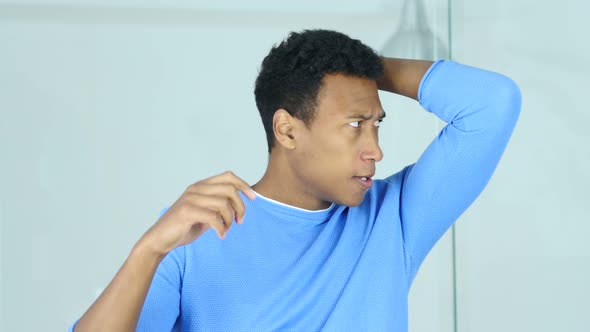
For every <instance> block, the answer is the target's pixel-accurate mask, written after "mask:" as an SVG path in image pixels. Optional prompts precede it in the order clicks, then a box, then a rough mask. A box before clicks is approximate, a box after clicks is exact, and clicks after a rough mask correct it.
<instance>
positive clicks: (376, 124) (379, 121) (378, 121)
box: [373, 119, 383, 127]
mask: <svg viewBox="0 0 590 332" xmlns="http://www.w3.org/2000/svg"><path fill="white" fill-rule="evenodd" d="M381 122H383V119H381V120H375V122H374V123H373V124H374V125H375V127H379V126H381Z"/></svg>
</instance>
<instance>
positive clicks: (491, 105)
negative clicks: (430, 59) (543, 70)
mask: <svg viewBox="0 0 590 332" xmlns="http://www.w3.org/2000/svg"><path fill="white" fill-rule="evenodd" d="M418 98H419V99H418V100H419V102H420V104H421V105H422V107H424V109H425V110H426V111H428V112H431V113H434V114H435V115H436V116H437V117H439V118H440V119H442V120H443V121H445V122H447V125H446V126H445V127H444V128H443V129H442V131H441V132H440V133H439V134H438V135H437V137H436V138H435V139H434V140H433V142H432V143H431V144H430V145H429V146H428V148H427V149H426V150H425V151H424V153H423V154H422V155H421V156H420V158H419V159H418V161H417V162H416V163H414V164H412V165H409V166H408V167H407V168H406V169H405V170H404V171H405V172H404V175H403V184H402V189H401V195H400V200H401V202H400V217H401V222H402V231H403V239H404V247H405V250H406V260H407V261H408V262H409V266H408V267H409V271H408V273H409V280H410V282H411V281H412V280H413V279H414V277H415V275H416V272H417V270H418V268H419V267H420V265H421V263H422V261H423V260H424V258H425V257H426V255H427V254H428V252H429V251H430V250H431V249H432V247H433V246H434V245H435V243H436V242H437V241H438V240H439V239H440V238H441V236H442V235H443V234H444V233H445V232H446V231H447V230H448V229H449V227H450V226H451V225H452V224H453V223H454V222H455V221H456V220H457V219H458V218H459V216H460V215H461V214H462V213H463V212H464V211H465V210H466V209H467V208H468V207H469V206H470V205H471V204H472V203H473V201H475V199H476V198H477V197H478V196H479V194H480V193H481V192H482V190H483V189H484V187H485V186H486V185H487V183H488V182H489V180H490V178H491V177H492V174H493V172H494V170H495V169H496V166H497V164H498V162H499V160H500V158H501V156H502V154H503V153H504V150H505V148H506V145H507V144H508V141H509V139H510V137H511V135H512V132H513V130H514V127H515V125H516V122H517V120H518V117H519V114H520V106H521V95H520V90H519V88H518V86H517V85H516V84H515V83H514V82H513V81H512V80H511V79H509V78H507V77H505V76H503V75H500V74H497V73H494V72H490V71H486V70H482V69H478V68H474V67H469V66H465V65H461V64H458V63H455V62H451V61H443V60H439V61H437V62H435V63H434V64H433V65H432V66H431V67H430V69H429V70H428V71H427V72H426V74H425V75H424V77H423V78H422V81H421V83H420V88H419V91H418Z"/></svg>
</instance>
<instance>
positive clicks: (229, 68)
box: [0, 0, 453, 332]
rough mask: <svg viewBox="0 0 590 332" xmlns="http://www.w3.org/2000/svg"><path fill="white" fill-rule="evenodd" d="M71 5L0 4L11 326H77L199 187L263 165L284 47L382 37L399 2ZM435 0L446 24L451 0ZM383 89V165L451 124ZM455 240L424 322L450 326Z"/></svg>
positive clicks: (402, 159)
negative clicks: (305, 35) (280, 45)
mask: <svg viewBox="0 0 590 332" xmlns="http://www.w3.org/2000/svg"><path fill="white" fill-rule="evenodd" d="M73 3H74V2H73V1H69V2H68V1H50V0H46V1H26V2H25V1H22V2H20V4H19V5H14V4H9V3H4V4H0V40H2V46H1V48H2V49H1V52H0V111H1V118H0V135H1V141H0V147H1V151H2V164H1V167H2V169H1V172H0V176H1V180H2V185H1V191H0V194H1V196H0V214H1V218H2V219H1V221H2V232H1V235H2V244H1V248H2V250H1V251H0V252H1V254H2V256H1V258H2V262H1V267H2V310H3V312H2V313H3V316H4V320H3V321H2V322H0V329H1V330H2V331H40V330H45V331H60V330H65V329H66V327H67V326H68V325H69V324H70V323H72V322H73V321H74V320H75V319H76V318H77V317H79V315H81V314H82V313H83V311H84V310H85V309H86V308H87V307H88V306H89V305H90V304H91V302H92V301H93V300H94V298H95V297H96V295H97V293H99V292H100V291H101V290H102V288H103V287H105V285H106V284H107V283H108V281H109V280H110V279H111V278H112V276H113V275H114V273H115V271H116V270H117V268H118V267H119V266H120V264H121V263H122V262H123V260H124V259H125V257H126V255H127V253H128V251H129V249H130V248H131V246H132V245H133V244H134V243H135V241H136V240H137V239H138V238H139V236H140V235H141V234H142V233H143V231H145V230H146V229H147V228H148V227H149V225H150V224H151V223H153V222H154V221H155V220H156V218H157V214H158V212H159V211H160V209H161V208H162V207H164V206H166V205H167V204H170V203H171V202H172V201H173V200H174V199H175V198H176V197H177V196H178V195H179V194H180V193H181V192H182V191H183V190H184V188H185V187H186V186H187V185H188V184H190V183H192V182H195V181H197V180H199V179H201V178H203V177H207V176H210V175H213V174H216V173H220V172H222V171H224V170H226V169H231V170H233V171H235V172H236V173H237V174H238V175H240V176H242V177H243V178H244V179H246V180H247V181H249V182H251V183H253V182H255V181H256V180H257V179H258V178H259V177H260V176H261V175H262V173H263V171H264V167H265V166H266V160H267V155H266V143H265V138H264V137H265V136H264V132H263V129H262V125H261V123H260V120H259V115H258V113H257V110H256V108H255V104H254V98H253V83H254V79H255V77H256V74H257V69H258V66H259V64H260V62H261V60H262V58H263V56H264V55H265V54H266V53H267V52H268V50H269V49H270V47H271V45H272V44H274V43H276V42H278V41H280V40H281V39H282V38H284V37H285V36H286V34H287V32H288V31H291V30H300V29H302V28H311V27H325V28H332V29H337V30H340V31H343V32H345V33H348V34H350V35H351V36H353V37H355V38H360V39H362V40H363V41H364V42H366V43H367V44H369V45H371V46H373V47H375V48H377V49H379V48H380V47H382V46H383V44H384V42H385V40H387V39H388V38H389V36H390V35H391V34H392V33H393V32H394V31H395V29H396V27H397V22H398V16H399V9H400V4H401V2H394V3H392V4H390V5H387V4H383V3H381V1H373V2H371V1H368V2H363V3H360V2H356V1H347V2H342V1H331V2H325V3H323V5H322V7H320V8H318V6H320V5H319V4H316V3H314V2H312V1H304V2H301V1H298V2H292V3H290V4H289V5H286V6H287V8H288V9H289V11H286V10H284V9H283V7H280V8H279V7H276V2H271V1H254V2H248V4H252V7H248V8H246V7H244V5H239V4H238V5H236V3H235V2H230V1H221V2H215V5H212V4H213V2H204V1H202V2H192V3H191V4H190V5H189V4H188V2H181V1H174V2H167V3H164V2H158V1H146V2H142V5H143V6H144V8H139V7H137V2H135V1H133V2H130V1H127V2H119V4H118V5H116V6H115V5H114V3H113V2H111V1H108V2H107V1H99V0H94V1H84V2H81V1H80V2H76V4H77V6H72V4H73ZM426 3H427V8H430V9H429V10H430V11H431V12H430V18H431V20H432V22H431V23H432V26H433V27H435V29H438V30H442V31H445V29H444V28H440V26H441V25H442V26H444V25H446V24H448V21H447V20H446V9H445V6H446V1H445V2H444V3H443V2H442V1H434V0H432V1H427V2H426ZM55 4H57V5H59V6H54V5H55ZM121 4H122V5H121ZM333 7H336V8H337V9H336V10H335V12H336V14H333V13H332V12H334V11H333V10H332V8H333ZM246 11H247V12H246ZM441 13H442V14H441ZM443 37H444V34H443ZM443 39H444V38H443ZM382 98H383V104H384V107H385V109H386V110H387V111H388V119H387V120H388V121H387V123H385V125H384V129H385V130H383V133H382V135H383V136H382V137H381V141H382V147H383V149H384V152H385V159H384V160H383V161H382V162H381V163H380V165H379V166H378V174H377V175H378V176H379V177H383V176H386V175H388V174H391V173H393V172H397V171H398V170H400V169H401V168H402V167H403V166H405V165H407V164H409V163H412V162H414V161H415V160H416V159H417V158H418V156H419V155H420V153H421V152H422V151H423V150H424V149H425V148H426V146H427V145H428V143H430V141H431V140H432V139H433V138H434V137H435V136H436V134H437V133H438V130H439V129H440V128H441V124H440V122H439V121H438V119H436V118H435V117H433V116H432V115H431V114H428V113H426V112H424V111H423V110H422V109H421V108H420V107H419V106H418V105H417V104H416V103H415V102H412V101H410V100H404V99H402V98H401V97H397V96H390V95H382ZM451 248H452V247H451V241H450V236H449V235H447V236H445V238H444V239H443V240H441V242H440V243H439V245H437V247H436V248H435V249H434V250H433V252H432V253H431V255H430V256H429V257H428V259H427V260H426V261H425V263H424V265H423V267H422V270H421V272H420V273H419V274H418V277H417V279H416V281H415V284H414V286H413V290H412V293H411V297H410V325H411V329H412V331H442V332H448V331H452V327H453V299H452V279H453V276H452V269H451V267H452V265H451V260H452V252H451Z"/></svg>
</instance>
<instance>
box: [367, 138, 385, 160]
mask: <svg viewBox="0 0 590 332" xmlns="http://www.w3.org/2000/svg"><path fill="white" fill-rule="evenodd" d="M371 136H373V137H371V138H369V139H368V140H367V145H366V146H365V149H364V151H363V154H362V157H363V160H374V161H375V162H378V161H381V159H383V151H382V150H381V147H379V139H378V137H377V135H371Z"/></svg>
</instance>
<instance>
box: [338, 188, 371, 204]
mask: <svg viewBox="0 0 590 332" xmlns="http://www.w3.org/2000/svg"><path fill="white" fill-rule="evenodd" d="M366 194H367V192H366V191H365V192H361V193H356V194H355V195H351V196H349V197H346V198H345V199H343V200H342V201H340V202H335V203H336V204H339V205H344V206H348V207H355V206H359V205H361V204H362V203H363V201H364V200H365V196H366Z"/></svg>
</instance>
